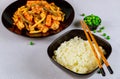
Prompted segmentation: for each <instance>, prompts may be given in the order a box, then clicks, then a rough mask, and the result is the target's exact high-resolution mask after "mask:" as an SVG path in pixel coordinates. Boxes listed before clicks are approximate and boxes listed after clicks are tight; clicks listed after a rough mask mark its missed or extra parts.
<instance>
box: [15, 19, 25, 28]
mask: <svg viewBox="0 0 120 79" xmlns="http://www.w3.org/2000/svg"><path fill="white" fill-rule="evenodd" d="M16 26H17V27H18V29H19V30H22V29H23V28H24V27H25V26H24V24H23V22H20V21H18V22H17V23H16Z"/></svg>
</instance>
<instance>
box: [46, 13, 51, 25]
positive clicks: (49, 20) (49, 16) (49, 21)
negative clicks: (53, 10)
mask: <svg viewBox="0 0 120 79" xmlns="http://www.w3.org/2000/svg"><path fill="white" fill-rule="evenodd" d="M51 18H52V16H51V15H47V17H46V22H45V24H46V25H47V26H51V22H52V20H51Z"/></svg>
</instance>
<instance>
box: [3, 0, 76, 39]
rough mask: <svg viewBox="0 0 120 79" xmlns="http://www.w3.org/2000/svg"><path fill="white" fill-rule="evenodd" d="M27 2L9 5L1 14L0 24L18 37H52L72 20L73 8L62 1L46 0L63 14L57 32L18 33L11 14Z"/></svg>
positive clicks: (23, 0)
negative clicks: (0, 20) (0, 22)
mask: <svg viewBox="0 0 120 79" xmlns="http://www.w3.org/2000/svg"><path fill="white" fill-rule="evenodd" d="M26 1H27V0H18V1H15V2H13V3H12V4H10V5H9V6H8V7H7V8H6V9H5V10H4V12H3V13H2V23H3V24H4V26H5V27H6V28H7V29H8V30H10V31H12V32H14V33H16V34H19V35H22V36H27V37H46V36H50V35H54V34H56V33H59V32H60V31H62V30H63V29H65V28H67V27H68V26H69V25H70V24H71V23H72V21H73V19H74V9H73V7H72V6H71V5H70V4H69V3H68V2H66V1H64V0H47V2H49V3H50V2H54V3H55V4H56V5H57V6H59V7H60V8H61V10H62V11H63V12H64V13H65V20H64V21H63V22H61V23H60V28H58V30H49V31H48V32H47V33H37V34H30V33H29V32H28V31H27V30H22V31H20V30H19V29H18V28H17V27H16V26H14V25H13V19H12V17H13V14H14V12H15V11H16V10H17V9H18V8H19V7H21V6H23V5H25V4H26Z"/></svg>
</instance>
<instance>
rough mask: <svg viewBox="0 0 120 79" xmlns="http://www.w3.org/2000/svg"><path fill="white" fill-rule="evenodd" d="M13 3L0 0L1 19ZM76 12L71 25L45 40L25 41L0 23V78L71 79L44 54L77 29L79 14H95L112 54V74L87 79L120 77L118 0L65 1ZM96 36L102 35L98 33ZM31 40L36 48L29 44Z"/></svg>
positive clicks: (119, 10)
mask: <svg viewBox="0 0 120 79" xmlns="http://www.w3.org/2000/svg"><path fill="white" fill-rule="evenodd" d="M14 1H15V0H0V18H1V15H2V12H3V10H4V9H5V8H6V7H7V6H8V5H9V4H11V3H12V2H14ZM66 1H68V2H69V3H70V4H71V5H72V6H73V8H74V10H75V18H74V20H73V22H72V24H71V25H70V26H69V27H68V28H67V29H65V30H64V31H62V32H60V33H59V34H56V35H54V36H50V37H46V38H27V37H23V36H20V35H17V34H14V33H12V32H10V31H8V30H7V29H6V28H5V27H4V26H3V24H2V21H1V20H0V79H73V78H72V77H70V76H69V75H67V74H66V73H65V72H63V71H62V70H60V69H59V68H58V67H56V66H55V65H54V64H53V63H52V62H51V61H50V59H49V57H48V55H47V47H48V46H49V45H50V43H51V42H52V41H53V40H54V39H56V38H57V37H58V36H59V35H61V34H63V33H65V32H66V31H68V30H71V29H74V28H75V29H79V28H80V26H76V23H77V22H79V20H80V19H81V16H80V14H82V13H85V14H87V15H89V14H95V15H98V16H100V17H101V18H102V24H101V25H103V26H105V30H104V32H105V33H107V34H108V35H110V37H111V39H110V40H109V41H108V42H109V43H110V44H111V46H112V54H111V56H110V57H109V59H108V61H109V63H110V65H111V67H112V68H113V70H114V74H113V75H111V74H109V73H108V71H107V69H106V68H105V66H104V68H105V71H106V73H107V76H106V77H102V76H101V75H99V74H97V73H95V74H94V75H93V76H92V77H90V78H88V79H119V78H120V63H119V60H120V52H119V50H120V48H119V47H120V42H119V41H120V35H119V34H120V0H66ZM97 35H99V36H101V34H100V33H98V34H97ZM30 41H33V42H34V43H35V45H33V46H31V45H29V42H30Z"/></svg>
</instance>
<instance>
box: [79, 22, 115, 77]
mask: <svg viewBox="0 0 120 79" xmlns="http://www.w3.org/2000/svg"><path fill="white" fill-rule="evenodd" d="M80 23H81V24H82V28H83V30H84V32H85V35H86V37H87V39H88V42H89V43H90V45H91V48H92V50H93V52H94V55H95V57H96V59H97V62H98V65H99V68H100V70H101V73H102V75H103V76H105V72H104V70H103V68H102V65H101V62H100V60H99V59H98V57H97V56H96V55H97V53H96V51H95V49H94V47H93V45H92V42H91V40H92V41H93V42H94V44H95V46H96V48H97V49H98V52H99V53H100V55H101V57H102V60H103V62H104V63H105V65H106V66H107V69H108V70H109V72H110V73H111V74H113V70H112V68H111V67H110V65H109V63H108V61H107V59H106V58H105V56H104V54H103V53H102V51H101V49H100V48H99V46H98V44H97V42H96V40H95V38H94V36H93V35H92V33H91V31H90V29H89V28H88V26H87V25H86V23H85V22H84V21H80ZM86 30H87V31H88V32H87V31H86ZM88 33H89V35H90V37H91V40H90V37H89V35H88Z"/></svg>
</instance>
